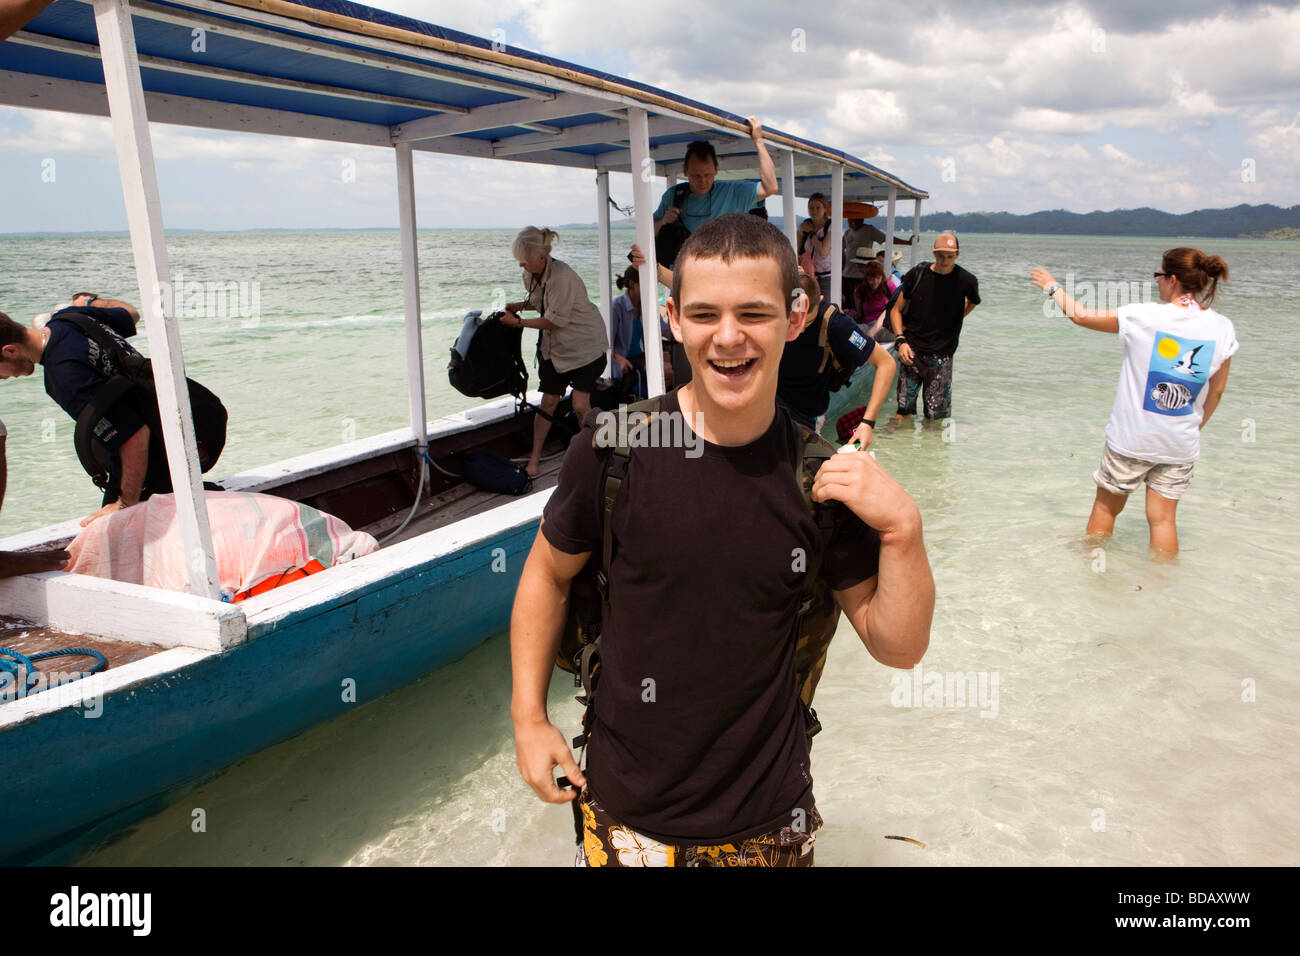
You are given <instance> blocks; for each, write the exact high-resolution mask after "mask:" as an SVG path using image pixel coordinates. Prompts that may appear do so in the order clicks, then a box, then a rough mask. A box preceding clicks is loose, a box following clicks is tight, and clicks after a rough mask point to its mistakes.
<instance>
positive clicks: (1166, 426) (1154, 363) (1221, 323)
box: [1031, 246, 1237, 555]
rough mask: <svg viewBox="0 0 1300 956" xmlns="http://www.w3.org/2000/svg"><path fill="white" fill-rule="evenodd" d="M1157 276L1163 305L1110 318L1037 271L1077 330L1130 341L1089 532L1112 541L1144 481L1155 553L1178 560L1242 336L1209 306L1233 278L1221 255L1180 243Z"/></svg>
mask: <svg viewBox="0 0 1300 956" xmlns="http://www.w3.org/2000/svg"><path fill="white" fill-rule="evenodd" d="M1152 277H1153V278H1154V279H1155V280H1156V289H1157V290H1158V291H1159V293H1160V301H1159V302H1138V303H1132V304H1130V305H1125V306H1121V307H1120V308H1119V309H1113V310H1110V311H1106V312H1101V311H1095V310H1092V309H1081V308H1079V305H1078V303H1077V302H1075V301H1074V299H1073V298H1071V297H1070V296H1068V295H1066V293H1065V291H1064V290H1063V289H1062V288H1061V286H1060V284H1059V283H1057V281H1056V280H1055V279H1053V278H1052V276H1051V275H1050V274H1049V273H1048V272H1047V271H1046V270H1043V269H1035V270H1034V272H1033V275H1032V277H1031V278H1032V281H1033V283H1034V284H1035V285H1036V286H1038V287H1039V288H1040V289H1042V290H1044V292H1046V293H1047V296H1048V298H1050V299H1051V300H1052V301H1053V302H1055V303H1056V304H1057V305H1059V306H1060V307H1061V309H1062V311H1064V312H1065V314H1066V316H1067V317H1068V318H1069V319H1070V320H1071V321H1072V322H1074V323H1075V324H1076V325H1081V326H1083V327H1084V328H1086V329H1095V330H1096V331H1098V332H1112V333H1117V334H1118V335H1119V337H1120V339H1121V341H1122V342H1123V343H1124V364H1123V366H1122V368H1121V370H1120V376H1119V388H1118V390H1117V391H1116V393H1115V405H1114V407H1113V408H1112V409H1111V413H1110V421H1109V422H1108V423H1107V425H1106V449H1105V451H1104V452H1103V454H1102V459H1101V465H1100V467H1098V469H1097V471H1096V473H1095V474H1094V475H1093V480H1094V481H1096V482H1097V500H1096V501H1095V502H1094V503H1093V506H1092V515H1091V516H1090V517H1089V518H1088V531H1087V533H1088V534H1090V535H1093V536H1096V537H1102V538H1105V537H1109V536H1110V534H1111V532H1112V531H1113V529H1114V527H1115V516H1116V515H1117V514H1119V513H1120V511H1122V510H1123V509H1124V503H1125V502H1126V501H1127V500H1128V496H1129V495H1130V494H1131V493H1132V492H1134V491H1136V490H1137V489H1138V488H1139V487H1140V486H1141V485H1142V484H1144V483H1145V484H1146V486H1147V494H1146V512H1147V523H1148V524H1149V525H1150V526H1151V549H1152V550H1153V551H1155V552H1158V553H1159V552H1164V553H1166V554H1170V555H1173V554H1177V553H1178V529H1177V527H1176V526H1175V523H1174V513H1175V511H1176V510H1177V508H1178V499H1179V497H1180V496H1181V495H1182V493H1183V492H1184V491H1185V490H1186V488H1187V485H1188V484H1189V483H1190V482H1191V480H1192V468H1193V465H1194V464H1195V462H1196V459H1197V458H1198V457H1199V456H1200V453H1201V443H1200V433H1201V429H1202V428H1204V427H1205V425H1206V423H1207V422H1209V420H1210V416H1211V415H1212V414H1213V413H1214V409H1215V408H1216V407H1217V406H1218V404H1219V399H1220V398H1222V397H1223V390H1224V388H1225V387H1226V386H1227V384H1228V365H1229V362H1230V361H1231V358H1232V355H1233V353H1235V352H1236V351H1237V335H1236V331H1235V330H1234V329H1233V327H1232V323H1231V322H1230V321H1228V319H1226V318H1224V317H1223V316H1222V315H1220V314H1219V313H1218V312H1215V311H1214V310H1213V309H1211V308H1209V306H1210V304H1211V303H1212V302H1213V301H1214V296H1215V293H1216V292H1217V291H1218V285H1219V282H1220V280H1223V281H1226V280H1227V278H1228V266H1227V263H1225V262H1224V261H1223V259H1222V258H1221V257H1219V256H1207V255H1205V254H1204V253H1202V252H1201V251H1200V250H1199V249H1190V248H1187V247H1185V246H1180V247H1179V248H1177V249H1170V250H1169V251H1168V252H1166V253H1165V254H1164V256H1163V257H1162V259H1161V262H1160V270H1159V271H1158V272H1155V273H1153V274H1152Z"/></svg>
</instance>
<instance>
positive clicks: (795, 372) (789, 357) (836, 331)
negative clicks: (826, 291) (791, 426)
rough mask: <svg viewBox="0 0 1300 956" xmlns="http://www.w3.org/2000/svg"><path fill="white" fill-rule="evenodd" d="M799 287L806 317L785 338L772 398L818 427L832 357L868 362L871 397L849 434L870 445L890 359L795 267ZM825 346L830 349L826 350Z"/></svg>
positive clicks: (889, 379)
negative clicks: (873, 372) (790, 338)
mask: <svg viewBox="0 0 1300 956" xmlns="http://www.w3.org/2000/svg"><path fill="white" fill-rule="evenodd" d="M799 288H801V289H802V290H803V292H804V295H806V296H807V297H808V303H809V304H808V316H809V318H808V320H807V322H805V324H804V328H803V331H802V332H800V333H799V337H798V338H797V339H795V340H794V341H793V342H789V343H787V344H786V347H785V351H784V352H782V353H781V371H780V373H779V374H778V376H777V384H776V403H777V404H778V405H780V406H781V407H782V408H784V409H785V410H786V411H787V412H789V413H790V417H791V418H793V419H794V420H795V421H796V422H798V423H799V424H800V425H803V426H804V427H805V428H817V422H818V419H820V418H821V416H823V415H825V414H826V409H827V408H829V407H830V404H831V384H832V380H833V379H834V378H835V374H836V370H835V365H834V363H833V362H832V361H831V356H834V358H835V361H837V362H838V363H839V365H840V367H841V368H846V369H858V368H861V367H862V366H863V365H866V364H867V363H868V362H869V363H871V364H872V365H873V366H875V369H876V377H875V380H874V381H873V383H872V386H871V397H870V398H869V399H868V400H867V406H866V411H865V412H864V413H863V418H862V421H861V422H860V423H859V424H858V426H857V428H856V429H855V430H854V432H853V436H852V437H851V438H850V439H849V441H850V442H855V441H856V442H861V443H862V447H863V448H866V447H867V446H868V445H870V444H871V439H872V436H873V432H874V429H875V427H876V415H877V414H879V412H880V406H881V405H883V404H884V403H885V397H886V396H887V395H888V394H889V388H890V386H891V385H893V383H894V360H893V358H892V357H891V356H890V354H889V353H888V352H887V351H885V350H884V349H883V348H879V347H877V346H876V343H875V342H874V341H873V340H872V338H871V337H870V336H869V335H867V334H865V333H864V332H863V330H862V329H860V328H859V327H858V325H857V323H855V322H854V321H853V320H852V319H850V318H849V317H848V316H847V315H845V314H844V313H843V312H841V311H840V310H839V308H838V307H836V305H835V303H833V302H829V301H827V300H825V299H823V298H822V297H821V286H820V283H818V281H817V280H816V279H814V278H813V277H812V276H810V275H808V274H806V273H804V272H800V273H799ZM823 326H825V329H826V332H825V343H826V347H823V345H822V341H823V335H822V328H823ZM826 348H829V349H830V355H828V354H827V352H826Z"/></svg>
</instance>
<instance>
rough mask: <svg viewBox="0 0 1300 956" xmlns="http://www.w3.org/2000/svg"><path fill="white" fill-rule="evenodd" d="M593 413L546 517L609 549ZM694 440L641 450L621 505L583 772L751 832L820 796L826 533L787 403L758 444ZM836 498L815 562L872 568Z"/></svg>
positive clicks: (646, 826)
mask: <svg viewBox="0 0 1300 956" xmlns="http://www.w3.org/2000/svg"><path fill="white" fill-rule="evenodd" d="M677 410H678V403H677V393H676V392H673V393H670V394H668V395H665V396H664V399H663V405H662V412H663V413H671V412H675V411H677ZM597 415H598V413H597V412H596V411H593V412H592V413H591V414H590V415H588V416H587V419H586V421H585V422H584V423H583V430H582V432H581V433H580V434H579V435H578V436H577V437H576V438H574V439H573V441H572V443H571V444H570V445H569V450H568V452H567V454H566V456H565V459H564V465H563V468H562V469H561V472H560V481H559V486H558V487H557V488H556V490H555V492H554V494H553V495H552V496H551V499H550V501H549V502H547V505H546V509H545V511H544V513H543V514H544V518H545V523H544V524H543V525H542V532H543V533H544V534H545V535H546V539H547V541H549V542H550V543H551V545H552V546H554V547H555V548H557V549H558V550H560V551H563V552H565V553H568V554H581V553H583V552H588V551H589V552H592V554H593V560H597V561H599V560H600V550H601V542H600V515H599V507H600V506H599V502H598V496H599V493H600V476H601V470H602V463H603V459H602V458H601V457H598V454H597V451H596V450H595V449H594V448H593V447H592V439H593V437H594V433H595V428H596V422H597ZM697 447H699V446H697ZM702 447H703V454H702V455H700V457H697V458H689V457H687V453H688V452H689V451H690V449H682V448H636V449H633V450H632V459H631V462H630V464H629V468H628V477H627V479H626V481H625V483H624V485H623V488H622V490H621V492H620V494H619V497H618V500H617V502H616V504H615V506H614V512H613V515H612V529H613V533H614V538H615V548H614V557H613V561H612V562H611V567H610V598H611V608H610V619H609V620H608V621H606V622H605V630H604V634H603V637H602V639H601V661H602V663H601V666H602V670H601V678H600V685H599V688H598V691H597V693H596V700H595V712H594V720H593V724H592V734H591V738H590V743H589V753H588V768H587V774H586V776H587V781H588V784H589V786H590V787H591V790H592V793H593V794H595V795H596V797H597V798H598V799H599V800H600V802H601V803H602V804H603V805H604V806H605V808H606V809H607V810H608V811H609V813H610V814H611V815H612V816H613V817H614V818H616V819H618V820H620V821H622V822H623V823H626V824H627V825H628V826H630V827H632V828H633V829H634V830H637V831H638V832H641V833H644V834H646V835H647V836H650V837H652V838H654V839H657V840H662V841H664V842H668V843H690V842H696V843H725V842H729V841H731V840H733V839H743V838H745V837H747V836H752V835H755V834H758V833H763V832H766V831H769V830H772V829H775V828H777V827H779V826H781V825H782V823H788V822H789V820H790V819H791V817H790V814H791V811H792V810H794V809H795V808H802V809H804V810H805V811H806V810H808V809H811V807H812V777H811V775H810V773H809V765H808V746H807V739H806V734H805V728H804V723H803V713H802V709H801V707H800V706H799V703H798V697H797V693H796V690H795V678H794V624H795V616H796V612H797V610H798V603H799V598H800V596H801V594H802V584H803V574H804V572H803V571H802V570H800V571H796V570H794V569H795V568H796V567H800V568H802V567H805V566H806V565H804V564H800V563H799V556H798V554H797V553H796V549H803V551H802V553H803V555H805V556H807V555H811V554H812V553H813V549H814V548H815V547H816V540H817V534H816V527H815V525H814V524H813V520H812V516H811V514H810V513H809V511H808V507H807V505H806V504H805V501H804V498H803V493H802V492H801V490H800V487H799V481H798V477H797V473H796V468H797V465H796V459H797V457H798V454H799V452H800V449H801V443H800V439H799V433H798V430H797V428H796V427H795V426H794V425H793V424H792V423H791V421H790V419H789V417H788V416H787V415H786V413H785V412H784V410H782V409H780V408H778V409H776V415H775V417H774V419H773V421H772V425H771V427H770V428H769V429H768V430H767V432H766V433H764V434H763V436H762V437H760V438H759V439H758V440H756V441H754V442H752V443H751V444H749V445H745V446H743V447H740V448H725V447H722V446H718V445H712V444H709V443H707V442H705V443H703V446H702ZM838 515H839V516H838V519H837V523H836V527H835V533H834V535H833V537H832V539H831V544H830V547H829V548H828V550H827V553H826V555H825V556H824V557H823V560H822V565H821V576H822V578H823V579H824V580H825V581H826V582H827V583H828V584H830V585H831V587H833V588H836V589H840V590H842V589H845V588H849V587H852V586H853V585H855V584H858V583H860V582H862V581H865V580H867V579H868V578H870V577H872V576H874V575H875V574H876V570H877V566H878V563H879V558H880V539H879V537H878V535H877V534H876V532H875V531H873V530H872V529H870V528H868V527H867V526H866V525H865V524H863V523H862V522H861V521H860V520H859V519H858V518H857V517H856V516H855V515H853V514H852V512H850V511H849V510H848V509H847V508H843V507H841V508H839V509H838Z"/></svg>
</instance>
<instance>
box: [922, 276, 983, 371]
mask: <svg viewBox="0 0 1300 956" xmlns="http://www.w3.org/2000/svg"><path fill="white" fill-rule="evenodd" d="M903 296H904V297H905V298H906V299H907V314H906V315H904V316H903V334H904V335H906V336H907V342H908V344H909V345H911V346H912V351H914V352H920V353H924V354H927V355H951V354H952V353H953V352H955V351H957V340H958V339H959V338H960V337H961V324H962V320H963V319H964V318H965V317H966V316H965V311H966V301H967V300H968V299H969V300H970V301H971V302H974V303H975V304H977V305H978V304H979V301H980V289H979V280H978V279H976V278H975V277H974V276H973V275H971V274H970V273H969V272H967V271H966V270H965V269H963V268H962V267H961V266H953V269H952V272H950V273H948V274H947V275H946V276H941V275H939V273H937V272H933V271H931V269H930V264H929V263H927V262H923V263H921V264H920V265H919V266H915V267H914V268H912V269H911V270H910V271H909V272H908V273H907V275H905V276H903Z"/></svg>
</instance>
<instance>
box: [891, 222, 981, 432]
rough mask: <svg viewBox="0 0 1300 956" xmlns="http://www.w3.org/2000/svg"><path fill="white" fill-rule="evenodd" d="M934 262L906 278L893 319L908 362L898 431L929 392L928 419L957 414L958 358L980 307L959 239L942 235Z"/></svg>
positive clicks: (901, 383)
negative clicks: (964, 329)
mask: <svg viewBox="0 0 1300 956" xmlns="http://www.w3.org/2000/svg"><path fill="white" fill-rule="evenodd" d="M933 251H934V262H932V263H928V262H923V263H921V264H920V265H919V266H916V267H915V268H914V269H912V270H911V271H910V272H908V273H907V275H905V276H903V289H902V292H901V293H900V294H899V296H898V299H897V300H896V301H895V302H894V308H893V310H892V311H891V312H890V314H889V321H890V323H891V324H892V325H893V329H894V335H895V338H894V342H895V344H896V345H897V346H898V360H899V361H900V362H901V363H902V364H903V367H902V369H900V371H899V374H898V414H896V415H895V416H894V417H893V419H892V420H891V421H890V425H891V426H893V427H895V428H896V427H898V426H899V425H901V424H903V422H905V421H906V420H907V419H908V418H909V417H910V416H912V415H915V414H916V398H917V393H918V392H920V391H921V389H922V388H924V390H925V404H924V409H925V417H926V418H927V419H943V418H949V417H950V416H951V415H952V357H953V353H954V352H956V351H957V340H958V339H959V338H960V337H961V325H962V321H963V320H964V319H965V318H966V316H968V315H970V314H971V311H972V310H973V309H974V308H975V306H977V305H979V304H980V289H979V280H978V279H976V278H975V277H974V276H973V275H971V274H970V273H969V272H967V271H966V270H965V269H963V268H962V267H961V266H959V265H957V256H958V255H959V254H960V249H959V245H958V242H957V237H956V236H955V235H953V234H952V233H951V232H944V233H940V234H939V235H938V236H936V237H935V240H934V250H933Z"/></svg>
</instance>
